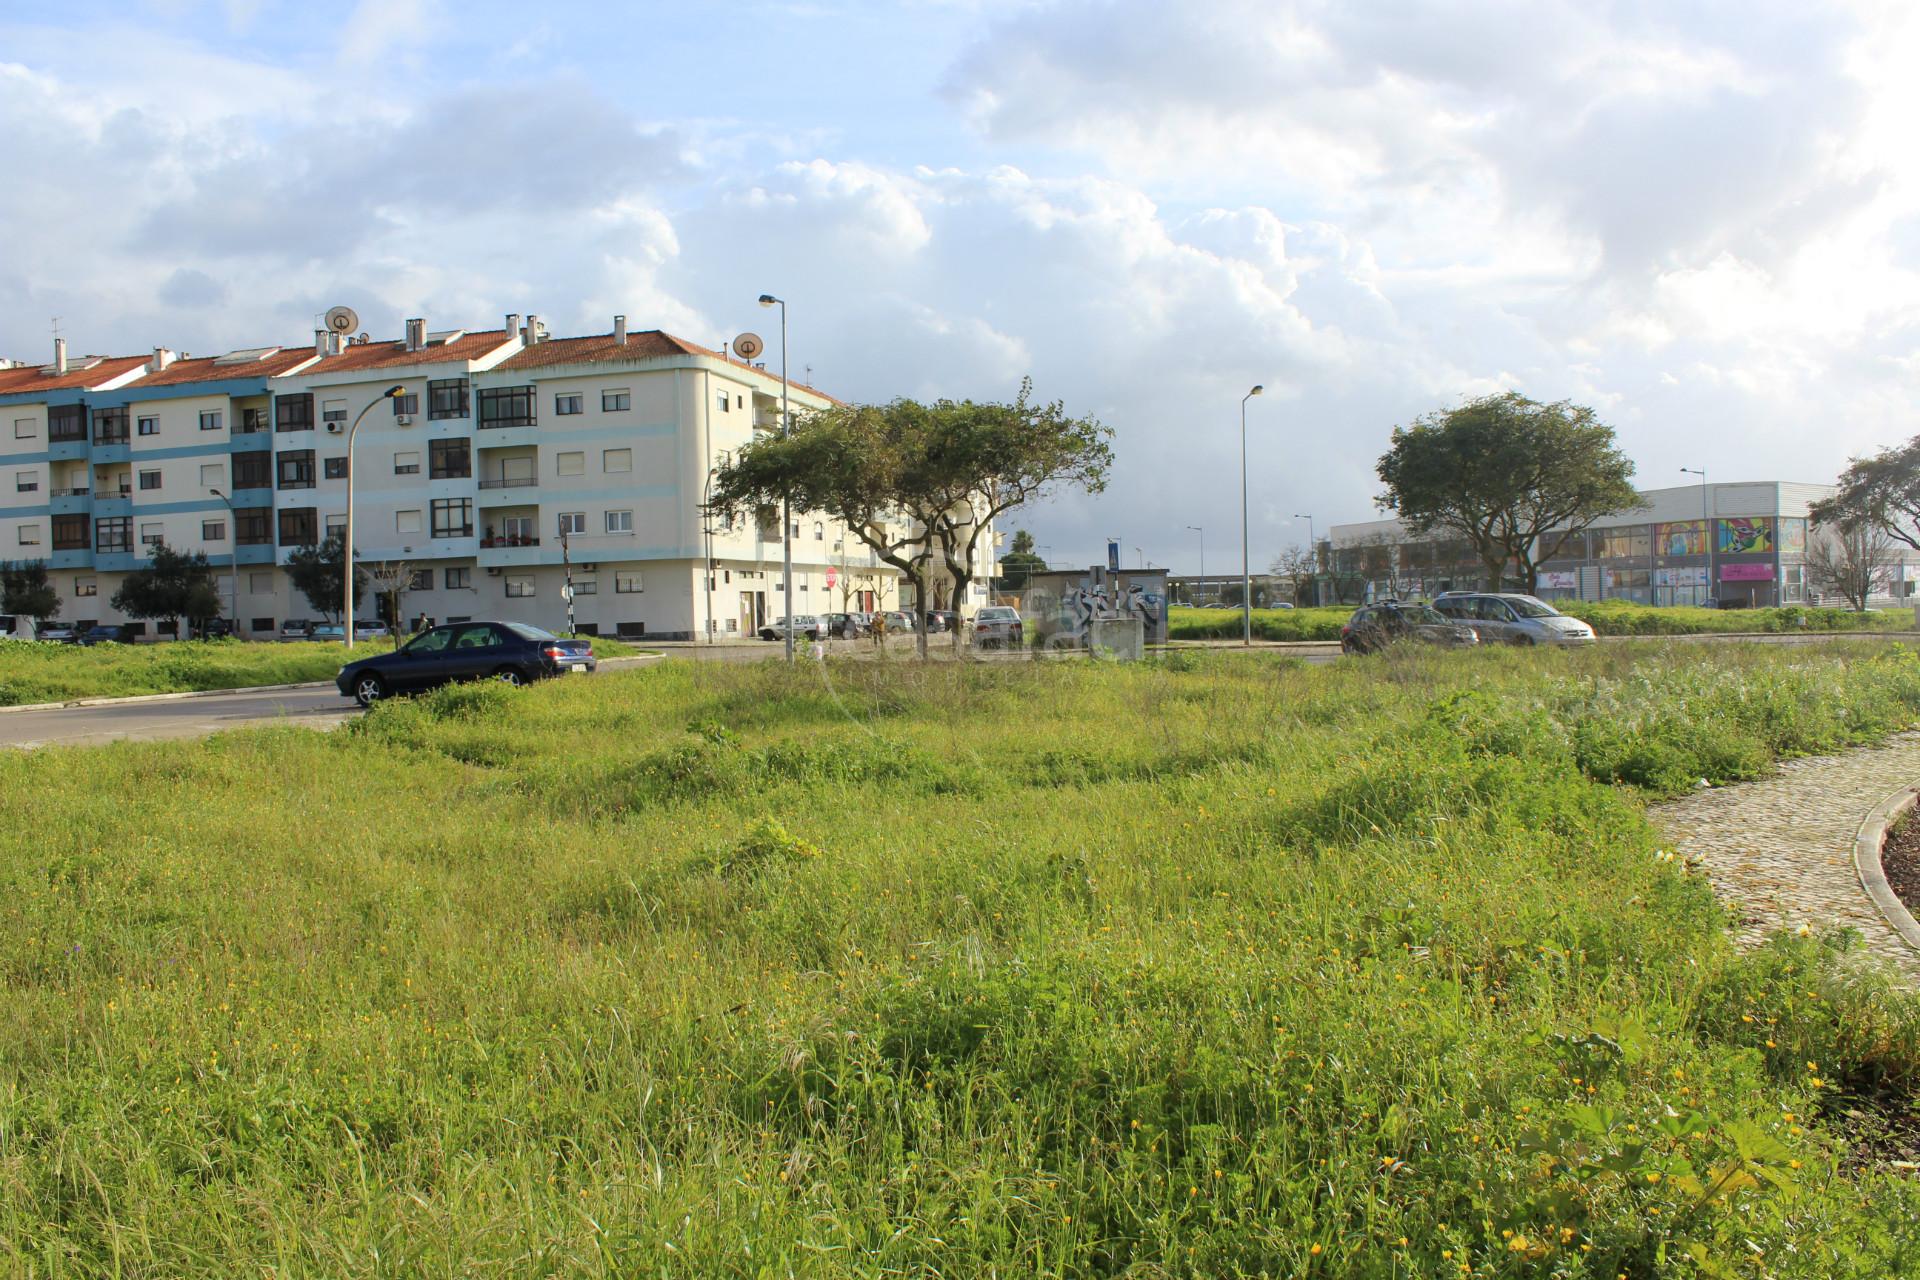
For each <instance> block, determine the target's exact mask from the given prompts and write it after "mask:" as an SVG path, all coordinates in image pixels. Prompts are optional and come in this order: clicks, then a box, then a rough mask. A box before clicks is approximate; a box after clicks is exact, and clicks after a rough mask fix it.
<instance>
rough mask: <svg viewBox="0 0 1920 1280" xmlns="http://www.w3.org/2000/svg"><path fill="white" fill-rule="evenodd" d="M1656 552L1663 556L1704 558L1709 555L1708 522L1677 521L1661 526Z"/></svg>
mask: <svg viewBox="0 0 1920 1280" xmlns="http://www.w3.org/2000/svg"><path fill="white" fill-rule="evenodd" d="M1657 543H1658V545H1657V546H1656V547H1655V550H1656V551H1658V552H1659V553H1660V554H1661V555H1663V556H1703V555H1705V554H1707V522H1706V521H1705V520H1675V521H1673V522H1672V523H1670V524H1663V525H1661V526H1660V534H1659V537H1658V539H1657Z"/></svg>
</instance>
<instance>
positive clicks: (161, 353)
mask: <svg viewBox="0 0 1920 1280" xmlns="http://www.w3.org/2000/svg"><path fill="white" fill-rule="evenodd" d="M173 361H174V354H173V352H171V351H169V350H167V349H166V348H165V347H155V348H154V349H153V359H151V360H149V361H147V372H148V373H163V372H165V370H166V367H167V366H168V365H170V364H172V363H173Z"/></svg>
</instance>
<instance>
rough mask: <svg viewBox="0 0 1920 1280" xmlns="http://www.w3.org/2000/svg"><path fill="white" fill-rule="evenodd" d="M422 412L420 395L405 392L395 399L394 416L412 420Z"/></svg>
mask: <svg viewBox="0 0 1920 1280" xmlns="http://www.w3.org/2000/svg"><path fill="white" fill-rule="evenodd" d="M419 412H420V393H419V392H418V391H403V392H401V393H400V394H399V395H397V396H395V397H394V398H393V416H394V417H396V418H411V417H413V416H414V415H416V414H418V413H419Z"/></svg>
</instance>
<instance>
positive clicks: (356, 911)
mask: <svg viewBox="0 0 1920 1280" xmlns="http://www.w3.org/2000/svg"><path fill="white" fill-rule="evenodd" d="M1917 717H1920V657H1916V656H1915V655H1914V654H1912V653H1910V652H1907V651H1905V650H1891V651H1889V650H1886V649H1884V648H1883V647H1876V648H1874V649H1871V650H1869V649H1862V648H1857V647H1854V646H1846V645H1840V646H1836V647H1834V648H1833V649H1831V650H1828V649H1822V650H1821V651H1820V652H1818V653H1806V652H1784V651H1768V652H1759V653H1755V652H1744V651H1742V652H1725V651H1719V650H1716V651H1713V652H1689V653H1668V654H1659V655H1647V656H1638V655H1635V654H1632V653H1628V652H1623V651H1620V650H1617V649H1608V650H1599V651H1594V652H1588V653H1566V654H1563V653H1536V652H1527V653H1519V652H1512V651H1493V652H1487V653H1477V654H1459V655H1442V654H1391V655H1387V656H1386V657H1385V658H1383V659H1382V660H1378V661H1368V662H1344V663H1341V664H1337V665H1335V666H1331V667H1324V668H1310V667H1306V666H1303V665H1301V664H1298V663H1294V662H1291V661H1288V660H1286V659H1281V658H1275V657H1270V656H1264V655H1255V656H1247V657H1242V656H1239V655H1233V656H1220V655H1209V654H1192V653H1185V654H1178V655H1175V656H1173V657H1172V658H1170V659H1168V660H1167V661H1166V662H1164V663H1160V664H1154V665H1145V666H1137V667H1126V668H1116V667H1109V666H1105V665H1097V664H1080V663H1071V664H1069V663H1060V664H983V665H977V666H976V665H960V664H938V665H930V666H920V665H918V664H897V665H888V666H881V665H877V664H860V663H829V664H827V665H826V666H825V668H824V669H806V668H803V669H802V670H800V671H798V672H790V671H788V670H787V669H786V668H785V667H783V666H781V665H780V664H752V665H745V666H729V665H721V664H705V663H684V664H670V665H669V664H661V665H657V666H651V667H647V668H644V669H640V670H635V671H630V672H620V673H614V674H603V675H602V676H600V677H598V678H596V679H594V680H592V681H578V682H552V683H550V684H547V685H543V686H538V687H534V688H530V689H525V690H511V689H506V688H504V687H500V686H495V685H474V686H462V687H455V688H450V689H447V690H444V691H441V692H439V693H436V694H433V695H431V696H428V697H424V698H420V699H418V700H413V701H402V702H396V703H393V704H390V705H382V706H381V707H379V708H378V709H376V710H375V711H374V712H373V713H371V714H369V715H367V716H365V717H364V718H361V719H359V720H358V721H356V722H355V724H354V726H353V727H352V728H351V729H349V730H345V731H342V732H339V733H336V734H333V735H318V734H312V733H306V732H302V731H298V730H292V729H264V730H253V731H246V732H239V733H233V734H227V735H222V736H219V737H216V738H213V739H209V740H206V741H201V742H191V743H164V744H146V745H116V746H110V747H106V748H100V749H96V750H92V751H88V752H87V753H85V754H84V755H82V754H76V753H74V752H71V751H42V752H36V753H32V754H14V755H7V756H0V794H4V795H7V796H10V797H31V798H32V802H31V805H30V806H28V805H24V804H18V803H16V804H13V805H10V806H9V807H8V809H7V810H6V811H5V817H4V819H0V923H3V925H4V927H0V1257H4V1258H5V1259H6V1264H7V1265H8V1266H9V1267H10V1268H12V1269H13V1270H15V1271H17V1272H25V1273H29V1274H63V1275H64V1274H72V1275H104V1274H110V1273H119V1274H147V1275H163V1274H164V1275H169V1276H173V1275H233V1274H241V1273H251V1274H261V1273H265V1272H268V1271H271V1272H272V1273H273V1274H275V1275H280V1276H290V1275H330V1276H342V1275H402V1274H463V1275H464V1274H500V1275H509V1274H511V1275H522V1274H528V1273H540V1274H567V1275H573V1274H597V1275H631V1274H637V1273H640V1272H643V1271H644V1272H645V1273H646V1274H650V1275H651V1274H664V1275H670V1276H715V1275H737V1276H763V1275H765V1276H785V1275H822V1276H824V1275H882V1274H888V1275H891V1274H908V1275H989V1274H999V1275H1030V1274H1052V1275H1073V1276H1118V1275H1129V1276H1189V1275H1191V1276H1216V1275H1260V1274H1266V1275H1273V1276H1298V1275H1326V1276H1333V1275H1341V1276H1346V1275H1365V1276H1381V1277H1390V1276H1391V1277H1401V1276H1415V1275H1418V1276H1449V1277H1451V1276H1459V1275H1472V1276H1548V1275H1552V1276H1570V1277H1599V1276H1605V1277H1616V1276H1618V1275H1621V1274H1625V1275H1628V1276H1632V1277H1646V1276H1664V1275H1675V1276H1693V1275H1701V1276H1716V1277H1717V1276H1758V1275H1768V1276H1807V1277H1812V1276H1820V1277H1837V1276H1840V1277H1861V1278H1862V1280H1865V1278H1866V1277H1874V1278H1875V1280H1878V1278H1879V1277H1884V1276H1888V1275H1902V1274H1913V1272H1914V1268H1915V1265H1916V1260H1917V1258H1920V1255H1916V1253H1915V1248H1916V1241H1915V1238H1914V1226H1913V1224H1914V1223H1915V1222H1916V1221H1920V1188H1916V1187H1915V1185H1914V1183H1913V1182H1912V1181H1911V1180H1909V1179H1906V1178H1903V1177H1899V1176H1895V1175H1893V1174H1891V1173H1889V1172H1887V1171H1885V1170H1882V1169H1878V1168H1876V1167H1874V1166H1873V1165H1872V1164H1871V1163H1870V1162H1869V1163H1861V1162H1859V1161H1857V1160H1853V1159H1850V1158H1849V1156H1848V1150H1849V1149H1848V1147H1847V1145H1846V1142H1845V1139H1844V1135H1843V1128H1842V1123H1841V1121H1840V1120H1839V1118H1838V1117H1837V1116H1836V1115H1835V1114H1834V1110H1835V1099H1837V1098H1841V1097H1846V1096H1853V1095H1855V1094H1858V1093H1864V1092H1865V1091H1867V1090H1873V1091H1875V1096H1892V1097H1898V1098H1910V1097H1911V1096H1912V1091H1913V1088H1914V1085H1915V1081H1916V1078H1917V1076H1920V1020H1916V1017H1915V1010H1914V1005H1913V1002H1912V1000H1911V999H1910V998H1908V997H1904V996H1900V995H1897V994H1896V993H1894V992H1893V991H1891V990H1890V989H1889V988H1888V987H1887V986H1886V985H1885V984H1884V983H1882V982H1881V981H1879V980H1877V979H1876V978H1875V977H1874V976H1873V975H1872V974H1870V973H1863V972H1861V971H1859V970H1856V969H1854V968H1851V967H1845V966H1843V965H1842V964H1841V963H1840V961H1841V958H1842V957H1841V952H1842V951H1843V950H1844V949H1845V947H1846V940H1845V939H1843V938H1832V939H1801V938H1779V939H1776V940H1774V941H1773V942H1772V943H1771V944H1770V945H1768V946H1767V947H1765V948H1764V949H1762V950H1760V951H1758V952H1753V953H1746V954H1742V953H1739V952H1736V951H1735V950H1734V949H1733V948H1732V946H1731V945H1730V943H1729V942H1728V941H1727V938H1726V933H1725V930H1724V928H1723V926H1724V924H1725V915H1724V913H1723V911H1722V910H1721V908H1719V907H1718V906H1717V905H1716V904H1715V902H1714V900H1713V898H1712V896H1711V894H1710V893H1709V891H1708V888H1707V886H1706V885H1705V884H1704V883H1703V882H1702V879H1701V878H1700V877H1699V876H1697V875H1694V874H1691V873H1689V871H1688V869H1687V868H1686V867H1685V866H1684V865H1682V864H1681V863H1679V862H1678V861H1676V860H1674V859H1672V858H1671V857H1670V856H1665V855H1663V854H1662V852H1661V850H1660V847H1659V842H1658V840H1657V838H1656V835H1655V833H1654V832H1653V831H1652V830H1651V829H1650V828H1649V826H1648V825H1647V822H1646V820H1645V818H1644V816H1643V813H1642V807H1641V797H1642V795H1644V794H1647V793H1663V792H1670V791H1677V790H1680V789H1684V788H1686V787H1689V786H1692V785H1695V784H1696V783H1697V780H1698V779H1700V778H1702V777H1705V778H1710V779H1714V780H1716V781H1724V780H1735V779H1740V778H1747V777H1753V776H1756V775H1758V774H1760V773H1761V772H1763V771H1765V770H1766V769H1767V768H1768V767H1769V765H1770V762H1771V761H1772V760H1773V759H1775V758H1777V757H1779V756H1781V755H1788V754H1794V753H1797V752H1806V751H1815V750H1826V749H1831V748H1835V747H1838V746H1842V745H1845V744H1848V743H1855V742H1863V741H1870V740H1873V739H1876V738H1878V737H1881V736H1883V735H1885V734H1887V733H1889V732H1891V731H1894V730H1896V729H1900V728H1904V727H1907V726H1909V725H1911V724H1913V723H1914V722H1915V720H1916V718H1917ZM103 800H110V801H111V803H103V802H102V801H103Z"/></svg>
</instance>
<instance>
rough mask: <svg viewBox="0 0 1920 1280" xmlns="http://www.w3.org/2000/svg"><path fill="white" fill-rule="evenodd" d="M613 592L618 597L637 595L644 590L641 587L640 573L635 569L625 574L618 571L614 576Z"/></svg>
mask: <svg viewBox="0 0 1920 1280" xmlns="http://www.w3.org/2000/svg"><path fill="white" fill-rule="evenodd" d="M613 590H614V593H615V594H617V595H623V596H630V595H637V594H639V592H640V591H641V590H643V588H642V587H641V585H640V571H639V570H638V569H633V570H630V571H627V572H625V573H622V572H618V571H616V572H615V573H614V575H613Z"/></svg>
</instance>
